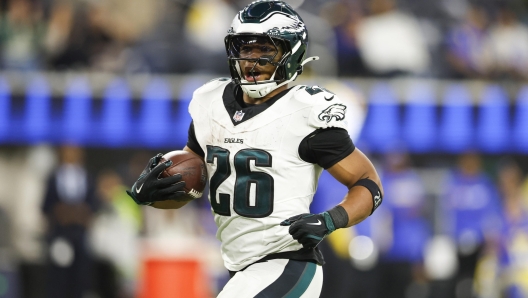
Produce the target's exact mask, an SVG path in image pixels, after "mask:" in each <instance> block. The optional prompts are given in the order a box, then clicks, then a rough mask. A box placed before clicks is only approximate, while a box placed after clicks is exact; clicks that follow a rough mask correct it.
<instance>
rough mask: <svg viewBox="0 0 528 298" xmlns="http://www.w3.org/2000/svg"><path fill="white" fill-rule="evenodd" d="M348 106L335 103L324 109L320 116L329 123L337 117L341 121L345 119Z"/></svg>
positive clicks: (320, 118)
mask: <svg viewBox="0 0 528 298" xmlns="http://www.w3.org/2000/svg"><path fill="white" fill-rule="evenodd" d="M345 111H346V106H345V105H343V104H340V103H336V104H333V105H331V106H329V107H327V108H326V109H324V110H323V111H322V112H321V114H319V116H318V118H319V120H321V121H326V123H329V122H330V121H332V118H334V117H335V119H336V121H341V120H343V119H345Z"/></svg>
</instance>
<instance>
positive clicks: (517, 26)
mask: <svg viewBox="0 0 528 298" xmlns="http://www.w3.org/2000/svg"><path fill="white" fill-rule="evenodd" d="M486 55H487V58H488V59H489V60H490V65H488V72H490V74H491V75H492V76H493V77H495V78H509V79H512V78H513V79H522V78H528V27H527V26H526V25H524V24H523V23H521V22H520V21H519V19H518V17H517V15H516V12H514V11H513V10H512V9H511V8H509V7H506V6H504V7H502V8H501V9H500V10H499V13H498V16H497V20H496V22H495V23H494V24H493V25H492V26H491V28H490V33H489V39H488V41H487V43H486Z"/></svg>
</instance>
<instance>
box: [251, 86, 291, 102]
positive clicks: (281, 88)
mask: <svg viewBox="0 0 528 298" xmlns="http://www.w3.org/2000/svg"><path fill="white" fill-rule="evenodd" d="M286 89H288V85H287V84H286V85H284V86H280V87H279V88H277V89H275V90H273V91H271V92H270V93H269V94H267V95H266V96H264V97H261V98H251V97H249V95H247V94H246V93H243V96H242V99H243V100H244V102H245V103H247V104H251V105H258V104H261V103H265V102H266V101H268V100H270V99H271V98H273V96H275V95H277V94H279V93H280V92H282V91H284V90H286Z"/></svg>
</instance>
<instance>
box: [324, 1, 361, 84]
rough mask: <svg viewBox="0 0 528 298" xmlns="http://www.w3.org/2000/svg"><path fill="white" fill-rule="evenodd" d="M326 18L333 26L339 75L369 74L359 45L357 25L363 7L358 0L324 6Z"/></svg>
mask: <svg viewBox="0 0 528 298" xmlns="http://www.w3.org/2000/svg"><path fill="white" fill-rule="evenodd" d="M321 13H322V15H323V17H324V19H325V20H326V21H327V22H328V23H329V24H330V25H331V26H332V27H333V29H334V32H335V36H336V43H337V44H336V52H337V64H338V66H339V67H338V75H339V76H359V75H367V74H369V72H368V70H367V69H366V67H365V63H364V62H363V59H362V57H361V55H360V53H359V49H358V46H357V42H358V41H357V36H356V34H357V27H358V25H359V24H360V22H361V20H362V18H363V14H364V12H363V8H362V7H361V5H359V3H358V2H350V1H338V2H334V3H328V4H327V5H326V6H324V7H323V10H322V12H321Z"/></svg>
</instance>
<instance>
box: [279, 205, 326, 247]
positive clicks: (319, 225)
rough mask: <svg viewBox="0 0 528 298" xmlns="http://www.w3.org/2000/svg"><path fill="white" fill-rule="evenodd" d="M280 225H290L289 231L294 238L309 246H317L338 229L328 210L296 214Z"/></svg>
mask: <svg viewBox="0 0 528 298" xmlns="http://www.w3.org/2000/svg"><path fill="white" fill-rule="evenodd" d="M280 225H281V226H290V228H289V232H290V234H291V235H292V237H293V239H295V240H297V241H299V243H301V244H302V245H303V246H304V247H307V248H313V247H316V246H317V245H318V244H319V243H320V242H321V241H322V240H323V239H324V237H326V236H327V235H329V234H330V233H332V232H333V231H335V230H336V228H335V226H334V221H333V220H332V217H331V216H330V214H328V212H323V213H319V214H312V213H303V214H299V215H295V216H292V217H290V218H288V219H286V220H284V221H282V222H281V223H280Z"/></svg>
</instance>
